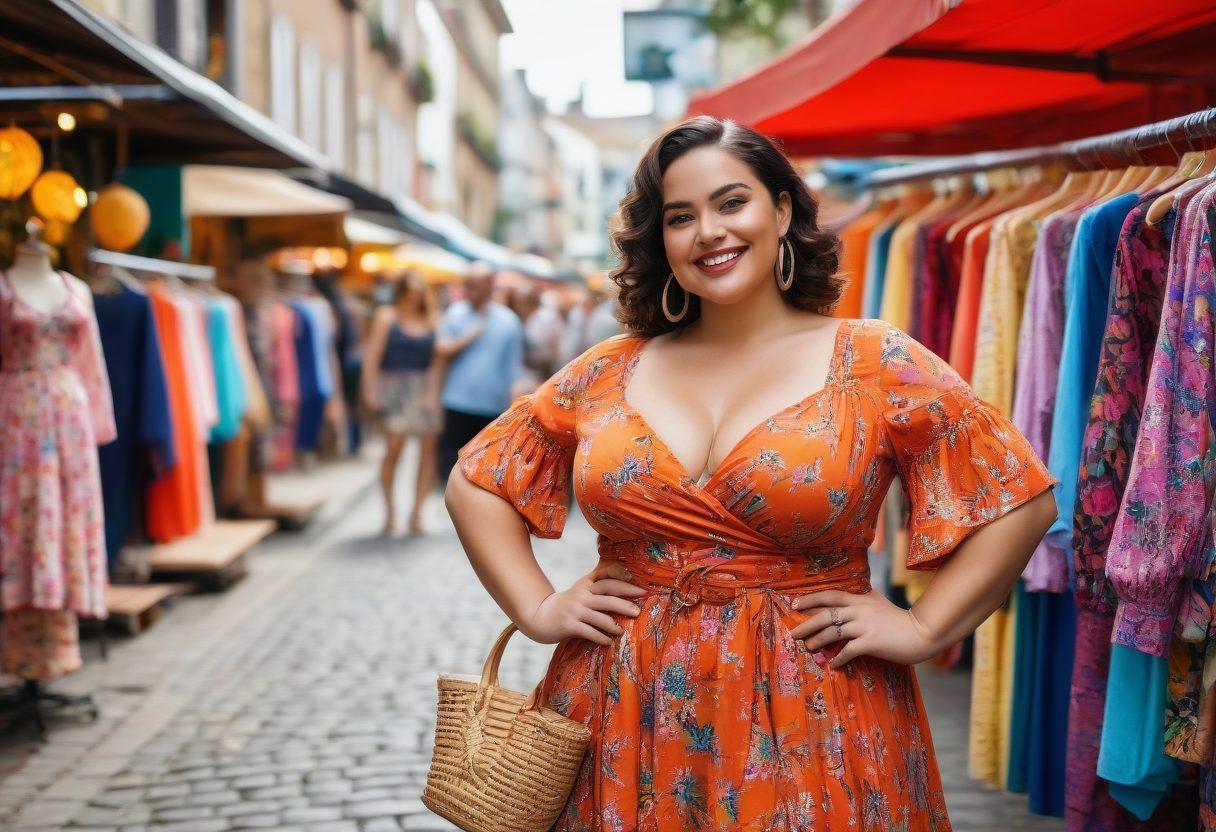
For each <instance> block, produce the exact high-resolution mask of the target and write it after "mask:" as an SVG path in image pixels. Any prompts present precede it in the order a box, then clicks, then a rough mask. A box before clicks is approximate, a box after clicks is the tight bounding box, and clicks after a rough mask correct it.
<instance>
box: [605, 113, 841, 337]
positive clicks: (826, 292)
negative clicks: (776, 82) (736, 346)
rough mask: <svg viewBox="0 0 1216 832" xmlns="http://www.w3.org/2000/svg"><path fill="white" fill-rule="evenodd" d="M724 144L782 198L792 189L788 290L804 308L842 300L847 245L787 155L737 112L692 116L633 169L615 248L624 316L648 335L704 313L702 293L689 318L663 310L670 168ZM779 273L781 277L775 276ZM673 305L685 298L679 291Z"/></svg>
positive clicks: (790, 299)
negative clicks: (823, 225)
mask: <svg viewBox="0 0 1216 832" xmlns="http://www.w3.org/2000/svg"><path fill="white" fill-rule="evenodd" d="M705 145H717V146H718V147H720V148H722V149H723V150H725V151H726V152H727V153H730V154H731V155H732V156H734V157H735V158H736V159H738V160H739V161H741V162H743V163H744V164H746V165H747V166H748V167H749V168H751V170H752V173H754V174H755V176H756V178H757V179H759V180H760V181H761V182H762V183H764V186H765V187H766V188H767V189H768V192H769V196H770V197H772V199H773V202H774V203H776V201H777V198H778V197H779V196H780V195H781V193H782V192H783V191H784V192H788V193H789V195H790V206H791V208H792V215H791V219H790V228H789V232H788V234H787V235H786V239H787V240H789V242H790V245H791V246H793V250H794V284H793V285H792V286H791V287H790V288H789V290H788V291H785V292H782V293H781V294H782V297H784V298H785V301H786V303H788V304H790V305H791V306H793V307H795V308H797V309H805V310H808V311H811V312H819V313H821V314H827V313H829V312H830V311H831V308H832V307H833V306H834V305H835V304H836V302H837V301H838V300H839V299H840V294H841V292H842V291H843V289H844V280H843V278H840V277H838V276H837V275H836V269H837V267H838V265H839V253H838V252H839V244H838V240H837V237H836V235H835V234H834V233H832V232H831V231H825V230H822V229H820V228H819V223H818V214H819V204H818V203H817V202H816V201H815V197H813V196H812V195H811V192H810V190H809V189H808V188H807V186H806V183H805V182H803V181H802V177H801V176H799V175H798V171H796V170H795V169H794V166H793V164H791V163H790V160H789V159H788V158H786V156H785V154H784V153H782V152H781V150H780V149H779V148H778V147H777V146H776V145H775V144H774V143H773V142H772V141H771V140H770V139H768V138H767V137H766V136H763V135H761V134H760V133H758V132H756V131H755V130H753V129H752V128H750V127H747V126H744V125H742V124H737V123H736V122H733V121H730V120H729V119H726V120H723V119H717V118H713V117H711V116H696V117H695V118H690V119H688V120H686V121H684V122H682V123H680V124H677V125H676V126H675V127H673V128H671V129H670V130H668V131H667V132H666V133H664V134H663V135H661V136H659V137H658V138H657V139H655V140H654V142H653V143H652V144H651V145H650V147H649V149H648V150H647V151H646V154H645V155H644V156H643V157H642V160H641V161H640V162H638V167H637V170H636V171H634V174H633V184H632V186H631V187H630V189H629V193H627V194H626V195H625V197H624V198H623V199H622V200H621V204H620V211H619V213H618V215H617V217H616V222H615V224H614V226H615V227H614V228H613V229H612V233H611V237H612V248H613V251H614V252H615V253H616V255H617V257H618V258H619V260H620V263H619V265H618V266H617V267H616V268H615V269H613V270H612V271H611V272H610V274H609V277H610V278H611V279H612V281H613V282H614V283H616V284H617V286H619V287H620V306H621V309H620V311H619V312H618V313H617V317H618V318H619V320H620V321H621V323H623V324H624V325H625V326H626V327H627V328H628V329H629V330H630V331H631V332H633V333H634V334H637V335H641V336H644V337H651V336H654V335H660V334H662V333H664V332H671V331H673V330H676V329H679V328H681V327H684V326H687V325H688V324H689V323H691V322H693V321H695V320H696V319H697V318H698V317H700V314H701V302H700V299H699V298H698V297H697V296H696V295H693V296H692V297H691V298H690V299H689V304H688V312H687V313H686V314H685V315H684V318H683V320H681V321H680V322H679V323H677V324H673V323H671V322H670V321H668V320H667V318H666V317H665V316H664V315H663V307H662V294H663V287H664V285H665V284H666V282H667V275H668V273H669V272H670V271H671V269H670V268H669V267H668V263H667V254H666V252H665V251H664V249H663V174H665V173H666V172H667V169H668V168H669V167H670V166H671V163H672V162H674V161H675V160H676V159H678V158H680V157H681V156H683V155H684V154H685V153H687V152H688V151H690V150H692V149H693V148H697V147H703V146H705ZM775 279H776V277H775V276H774V280H775ZM672 295H674V297H672V298H670V299H669V301H668V302H669V304H670V305H671V307H672V308H673V309H679V308H680V307H682V306H683V305H684V300H683V297H682V296H681V295H680V294H679V293H677V292H675V291H674V290H673V291H672Z"/></svg>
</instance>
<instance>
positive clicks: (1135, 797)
mask: <svg viewBox="0 0 1216 832" xmlns="http://www.w3.org/2000/svg"><path fill="white" fill-rule="evenodd" d="M1109 678H1110V682H1109V689H1110V690H1111V691H1118V692H1119V695H1118V696H1108V697H1106V714H1105V717H1104V719H1103V722H1102V743H1101V748H1100V749H1099V751H1098V776H1099V777H1102V778H1103V779H1105V780H1107V781H1108V782H1109V783H1110V793H1111V796H1112V797H1114V799H1115V800H1117V801H1118V802H1119V803H1120V805H1122V806H1123V807H1124V808H1125V809H1127V810H1128V811H1129V812H1131V813H1132V814H1133V815H1135V816H1136V817H1138V818H1139V819H1140V820H1148V818H1149V817H1150V816H1151V815H1152V814H1153V811H1154V810H1155V809H1156V808H1157V804H1158V803H1160V802H1161V798H1162V797H1164V796H1165V792H1166V790H1167V789H1168V788H1169V784H1170V783H1172V782H1174V781H1176V780H1177V779H1178V762H1177V761H1176V760H1174V759H1173V758H1171V757H1167V756H1166V755H1165V754H1164V753H1163V751H1162V749H1163V748H1164V747H1165V694H1166V685H1167V684H1168V682H1169V663H1168V661H1167V660H1166V659H1164V658H1161V657H1159V656H1150V655H1149V654H1148V653H1142V652H1140V651H1139V650H1132V649H1131V648H1130V647H1124V646H1123V645H1122V644H1115V645H1112V646H1111V652H1110V677H1109Z"/></svg>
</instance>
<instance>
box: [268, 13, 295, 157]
mask: <svg viewBox="0 0 1216 832" xmlns="http://www.w3.org/2000/svg"><path fill="white" fill-rule="evenodd" d="M270 117H271V118H272V119H274V121H275V123H277V124H279V125H280V126H281V127H283V128H285V129H287V130H290V131H291V132H293V133H294V132H295V131H296V35H295V31H294V30H293V29H292V27H291V21H290V20H289V19H288V18H287V16H286V15H283V14H276V15H274V17H272V18H271V19H270Z"/></svg>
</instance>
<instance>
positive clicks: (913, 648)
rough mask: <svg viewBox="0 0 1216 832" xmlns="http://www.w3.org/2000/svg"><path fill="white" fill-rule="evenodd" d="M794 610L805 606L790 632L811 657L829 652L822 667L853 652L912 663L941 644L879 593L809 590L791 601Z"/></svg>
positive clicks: (840, 663) (930, 654)
mask: <svg viewBox="0 0 1216 832" xmlns="http://www.w3.org/2000/svg"><path fill="white" fill-rule="evenodd" d="M794 609H798V610H808V611H810V616H809V617H808V618H807V619H806V620H805V621H802V622H801V623H799V624H797V625H796V626H795V627H793V628H792V629H791V630H790V635H792V636H793V637H794V638H797V639H802V640H804V641H805V643H806V647H807V649H808V650H810V651H811V653H812V655H815V656H816V660H817V661H820V658H821V657H822V656H824V655H827V656H831V660H830V661H829V662H828V666H829V667H832V668H839V667H843V666H844V665H845V664H846V663H848V661H849V660H850V659H853V658H855V657H857V656H873V657H875V658H878V659H885V660H887V661H890V662H897V663H899V664H916V663H918V662H922V661H924V660H925V659H928V658H931V657H933V656H935V655H937V654H938V653H939V652H941V650H942V649H944V648H943V647H942V646H940V645H937V644H935V643H934V640H933V638H932V637H931V635H930V634H929V632H928V630H927V629H926V628H925V627H924V625H922V624H921V623H920V622H919V621H917V620H916V617H915V616H914V615H913V614H912V612H911V611H910V610H905V609H904V608H902V607H899V606H896V605H895V604H893V603H892V602H891V601H890V600H888V599H887V598H886V597H884V596H883V595H882V593H880V592H866V593H862V594H855V593H852V592H843V591H840V590H826V591H824V592H812V593H811V594H809V595H804V596H802V597H801V598H799V599H798V600H797V601H795V602H794ZM833 654H835V655H833ZM820 663H821V664H822V663H823V662H822V661H820Z"/></svg>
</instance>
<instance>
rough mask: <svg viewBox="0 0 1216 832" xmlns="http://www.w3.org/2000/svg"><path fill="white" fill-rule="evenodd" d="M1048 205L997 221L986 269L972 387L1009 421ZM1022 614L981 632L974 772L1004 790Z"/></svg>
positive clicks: (998, 618)
mask: <svg viewBox="0 0 1216 832" xmlns="http://www.w3.org/2000/svg"><path fill="white" fill-rule="evenodd" d="M1045 207H1046V205H1044V204H1034V205H1030V206H1024V207H1021V208H1017V209H1014V210H1011V211H1008V212H1006V213H1004V214H1002V215H1001V216H999V217H997V218H996V220H995V222H994V224H993V227H992V237H991V241H990V243H989V247H988V257H987V259H986V260H985V264H984V283H983V288H982V291H981V295H980V313H979V328H978V330H977V332H976V342H975V366H974V368H973V370H972V377H971V386H972V388H973V389H974V390H975V392H976V395H978V396H979V397H980V398H981V399H984V400H985V401H987V402H989V403H990V404H992V405H993V406H995V407H996V408H997V409H998V410H1000V411H1001V413H1003V414H1004V415H1006V416H1009V415H1011V414H1012V412H1013V391H1014V381H1015V379H1014V371H1015V369H1016V366H1017V344H1018V331H1019V328H1020V327H1021V318H1022V305H1023V301H1024V298H1025V295H1026V285H1027V283H1028V282H1029V280H1030V263H1031V259H1032V258H1033V255H1034V246H1035V243H1036V241H1037V240H1038V215H1039V213H1040V212H1041V211H1042V210H1043V209H1044V208H1045ZM1016 615H1017V611H1016V604H1015V602H1014V599H1011V600H1010V603H1009V606H1008V608H1007V609H1001V610H997V611H996V612H995V613H993V614H992V616H990V617H989V618H988V620H987V621H985V622H984V623H983V624H981V625H980V627H979V628H978V629H977V630H976V633H975V663H974V667H973V672H972V681H971V731H970V746H969V752H970V758H971V760H970V769H971V772H972V776H974V777H976V778H978V779H981V780H985V781H987V782H988V783H991V784H992V785H994V786H997V787H998V788H1005V787H1006V785H1007V783H1008V779H1009V745H1010V731H1011V727H1012V726H1011V722H1012V711H1013V662H1014V635H1015V633H1016V630H1017V627H1016Z"/></svg>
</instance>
